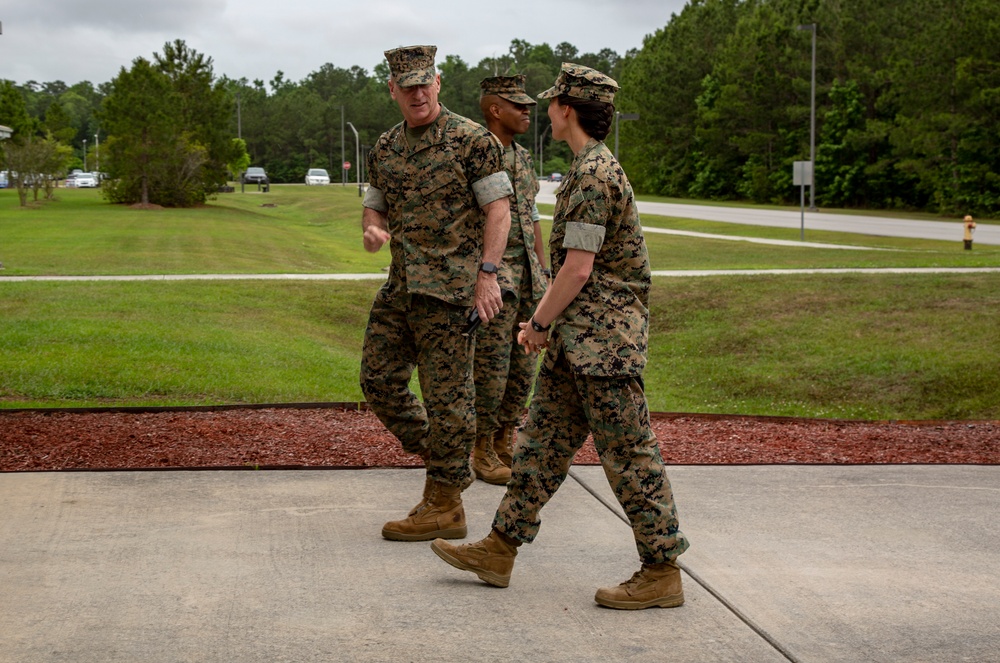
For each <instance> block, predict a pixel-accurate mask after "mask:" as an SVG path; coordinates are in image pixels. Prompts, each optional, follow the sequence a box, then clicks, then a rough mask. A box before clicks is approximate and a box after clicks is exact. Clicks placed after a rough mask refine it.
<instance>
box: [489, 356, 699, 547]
mask: <svg viewBox="0 0 1000 663" xmlns="http://www.w3.org/2000/svg"><path fill="white" fill-rule="evenodd" d="M549 354H555V355H557V356H548V355H549ZM588 432H590V433H592V434H593V436H594V446H595V447H597V453H598V455H599V456H600V458H601V464H602V465H603V466H604V474H605V476H607V478H608V483H609V484H610V485H611V489H612V490H613V491H614V493H615V496H616V497H617V498H618V502H619V503H620V504H621V505H622V508H623V509H624V511H625V515H626V517H627V518H628V521H629V523H630V524H631V525H632V533H633V535H634V537H635V543H636V548H637V549H638V551H639V557H640V559H641V560H642V561H643V562H644V563H646V564H661V563H663V562H667V561H670V560H672V559H674V558H676V557H677V556H678V555H680V554H681V553H682V552H684V551H685V550H687V548H688V545H689V544H688V541H687V539H685V538H684V535H683V534H682V533H681V531H680V529H678V522H677V509H676V508H675V506H674V498H673V493H672V491H671V489H670V481H669V480H668V479H667V475H666V472H665V470H664V467H663V459H662V458H661V457H660V448H659V446H657V443H656V437H655V436H654V435H653V432H652V430H651V429H650V427H649V410H648V409H647V406H646V396H645V394H644V393H643V387H642V381H641V380H640V379H638V378H628V377H626V378H595V377H588V376H584V375H577V374H575V373H573V371H572V369H571V368H570V365H569V362H568V361H567V360H566V357H565V354H563V353H562V352H558V351H556V352H555V353H551V352H550V353H547V355H546V357H545V359H544V360H543V362H542V368H541V371H540V372H539V374H538V381H537V383H536V384H535V394H534V396H533V397H532V399H531V405H530V407H529V409H528V421H527V423H526V425H525V426H524V429H523V430H522V431H521V434H520V436H519V440H518V444H517V448H516V450H515V453H514V467H513V476H512V477H511V480H510V483H508V484H507V493H506V495H504V497H503V500H502V501H501V502H500V506H499V507H498V508H497V513H496V516H495V517H494V520H493V526H494V527H495V528H496V529H498V530H500V531H501V532H504V533H505V534H507V535H508V536H511V537H513V538H515V539H517V540H519V541H523V542H525V543H530V542H531V541H533V540H534V538H535V536H537V534H538V527H539V524H540V522H541V521H540V519H539V512H540V511H541V509H542V507H543V506H545V504H546V503H547V502H548V501H549V499H550V498H551V497H552V495H554V494H555V492H556V490H558V488H559V486H560V485H561V484H562V482H563V480H564V479H565V478H566V475H567V473H568V472H569V468H570V464H571V463H572V461H573V456H574V455H576V452H577V451H579V449H580V447H581V446H583V443H584V442H585V441H586V438H587V433H588Z"/></svg>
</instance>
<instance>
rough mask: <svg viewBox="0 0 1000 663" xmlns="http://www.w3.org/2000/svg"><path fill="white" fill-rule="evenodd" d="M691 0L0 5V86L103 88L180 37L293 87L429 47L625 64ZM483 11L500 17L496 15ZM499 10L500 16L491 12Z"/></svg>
mask: <svg viewBox="0 0 1000 663" xmlns="http://www.w3.org/2000/svg"><path fill="white" fill-rule="evenodd" d="M686 3H687V0H563V1H562V2H546V1H541V2H537V1H536V2H519V3H513V2H503V3H488V2H476V1H475V0H436V1H431V2H426V3H422V4H419V3H416V2H409V1H404V0H360V1H358V0H355V1H354V2H346V1H344V0H34V1H32V0H11V1H10V2H7V1H4V2H3V3H2V4H0V23H2V25H3V34H2V35H0V78H5V79H8V80H13V81H14V82H16V83H25V82H27V81H29V80H34V81H38V82H47V81H54V80H61V81H63V82H65V83H67V84H69V85H73V84H74V83H77V82H79V81H84V80H86V81H90V82H91V83H93V84H94V85H98V84H100V83H103V82H107V81H110V80H111V79H112V78H114V77H115V76H116V75H117V74H118V71H119V70H120V69H121V67H123V66H124V67H129V66H130V65H131V62H132V60H133V59H135V58H136V57H139V56H143V57H145V58H147V59H150V58H152V55H153V53H157V52H162V50H163V44H164V43H165V42H167V41H172V40H174V39H183V40H184V41H185V42H187V45H188V46H189V47H191V48H194V49H195V50H197V51H199V52H201V53H203V54H205V55H207V56H209V57H211V58H212V59H213V61H214V71H215V74H216V75H217V76H221V75H223V74H225V75H227V76H229V77H231V78H241V77H246V78H247V79H248V80H250V81H253V80H254V79H257V78H259V79H262V80H264V81H265V82H267V81H270V80H271V79H272V78H273V77H274V75H275V73H276V72H277V71H278V70H281V71H283V72H284V73H285V78H286V80H292V81H299V80H301V79H303V78H305V77H306V76H307V75H308V74H309V73H310V72H313V71H316V70H318V69H319V68H320V66H322V65H323V64H324V63H327V62H329V63H332V64H333V65H334V66H336V67H341V68H344V69H348V68H350V67H352V66H354V65H358V66H360V67H363V68H364V69H367V70H368V71H372V69H373V68H374V67H375V65H376V64H378V63H379V62H380V61H382V59H383V56H382V52H383V51H384V50H386V49H389V48H394V47H396V46H409V45H413V44H436V45H437V47H438V56H439V60H443V59H444V56H446V55H458V56H460V57H461V58H462V59H463V60H465V61H466V62H467V63H468V64H470V65H475V64H477V63H478V62H479V61H480V60H481V59H483V58H485V57H490V56H494V55H502V54H504V53H506V52H507V50H508V48H509V47H510V42H511V40H513V39H524V40H526V41H527V42H529V43H531V44H541V43H547V44H549V45H550V46H553V47H554V46H556V45H557V44H559V43H562V42H569V43H571V44H573V45H574V46H576V47H577V48H578V49H579V51H580V52H581V53H588V52H597V51H599V50H601V49H602V48H611V49H612V50H614V51H616V52H617V53H618V54H619V55H624V54H625V52H626V51H628V50H629V49H630V48H640V47H641V46H642V40H643V37H644V36H646V35H648V34H651V33H653V32H655V31H656V30H657V29H659V28H662V27H663V26H665V25H666V24H667V23H668V22H669V21H670V17H671V15H672V14H674V13H679V12H680V11H681V10H682V9H683V8H684V6H685V4H686ZM491 7H496V8H498V9H496V10H493V9H491ZM501 7H502V8H503V9H499V8H501Z"/></svg>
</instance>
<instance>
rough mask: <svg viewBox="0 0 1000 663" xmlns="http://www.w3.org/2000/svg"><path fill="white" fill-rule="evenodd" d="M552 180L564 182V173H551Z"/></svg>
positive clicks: (550, 179) (550, 178)
mask: <svg viewBox="0 0 1000 663" xmlns="http://www.w3.org/2000/svg"><path fill="white" fill-rule="evenodd" d="M549 181H550V182H562V173H551V174H550V175H549Z"/></svg>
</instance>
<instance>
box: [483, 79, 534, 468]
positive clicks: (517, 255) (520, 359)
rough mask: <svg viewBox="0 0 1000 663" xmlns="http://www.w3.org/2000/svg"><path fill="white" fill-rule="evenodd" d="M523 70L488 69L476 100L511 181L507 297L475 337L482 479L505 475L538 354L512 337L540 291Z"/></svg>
mask: <svg viewBox="0 0 1000 663" xmlns="http://www.w3.org/2000/svg"><path fill="white" fill-rule="evenodd" d="M524 79H525V77H524V75H523V74H519V75H516V76H494V77H493V78H487V79H485V80H483V81H482V82H481V83H480V84H479V86H480V88H481V95H480V98H479V107H480V109H481V110H482V112H483V118H484V119H485V120H486V127H487V128H488V129H489V130H490V132H491V133H493V135H494V136H496V137H497V138H499V139H500V142H501V143H503V145H504V148H505V162H506V166H507V175H508V177H510V181H511V183H512V184H513V186H514V197H513V198H512V199H511V206H510V221H511V222H510V234H509V235H508V236H507V250H506V251H505V252H504V254H503V267H502V268H501V270H500V287H501V288H506V289H509V290H510V291H511V292H513V293H514V298H513V299H509V300H508V301H507V302H506V304H505V305H504V307H503V309H502V310H501V311H500V313H499V314H498V315H497V317H496V318H494V319H493V320H491V321H490V324H488V325H484V326H482V327H481V328H480V329H479V333H478V335H477V336H476V360H475V369H474V373H475V376H476V447H475V449H474V450H473V452H472V471H473V472H475V474H476V476H477V477H479V478H480V479H482V480H483V481H485V482H487V483H492V484H505V483H507V481H508V480H509V479H510V466H511V457H512V452H511V447H512V444H511V443H512V440H513V438H514V434H515V432H516V430H517V426H518V424H519V423H520V422H521V416H522V415H523V414H524V405H525V403H526V402H527V400H528V394H529V393H530V392H531V384H532V382H533V381H534V379H535V366H536V364H537V359H538V354H537V353H536V352H530V353H526V352H524V351H523V350H522V349H521V348H520V347H519V346H518V344H517V333H518V331H520V327H519V326H518V323H520V322H524V321H526V320H528V319H529V318H531V314H532V313H533V312H534V310H535V304H537V303H538V300H540V299H541V298H542V295H544V294H545V286H546V276H545V274H544V273H543V272H545V271H548V270H545V269H544V267H545V246H544V242H543V240H542V231H541V228H540V227H539V223H538V220H539V216H538V208H537V207H535V195H536V194H537V193H538V179H537V178H536V177H535V167H534V164H533V163H532V161H531V154H529V153H528V150H526V149H524V148H523V147H521V146H520V145H518V144H517V143H516V142H515V141H514V136H515V135H516V134H523V133H525V132H526V131H527V130H528V127H529V126H530V125H531V108H532V106H535V105H536V102H535V100H534V99H532V98H531V97H529V96H528V95H527V94H526V93H525V91H524Z"/></svg>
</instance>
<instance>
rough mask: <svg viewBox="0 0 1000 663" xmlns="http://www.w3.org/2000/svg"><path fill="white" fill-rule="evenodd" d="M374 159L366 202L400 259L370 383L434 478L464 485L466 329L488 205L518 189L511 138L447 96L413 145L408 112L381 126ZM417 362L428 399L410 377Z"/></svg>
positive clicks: (470, 398)
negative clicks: (448, 104)
mask: <svg viewBox="0 0 1000 663" xmlns="http://www.w3.org/2000/svg"><path fill="white" fill-rule="evenodd" d="M419 82H421V81H418V83H419ZM367 166H368V174H369V184H370V186H369V189H368V193H367V194H366V196H365V200H364V205H365V206H366V207H370V208H372V209H375V210H377V211H380V212H382V213H384V214H386V216H387V218H388V224H389V228H388V230H389V233H390V234H391V240H390V243H389V246H390V252H391V255H392V263H391V265H390V268H389V278H388V280H387V281H386V283H385V285H384V286H382V288H380V289H379V292H378V294H377V295H376V297H375V301H374V302H373V304H372V308H371V313H370V315H369V319H368V328H367V329H366V331H365V341H364V349H363V354H362V364H361V388H362V391H363V392H364V394H365V398H366V399H367V401H368V403H369V405H370V406H371V408H372V410H373V411H374V412H375V413H376V415H377V416H378V417H379V419H380V420H381V421H382V423H383V424H385V426H386V428H388V429H389V430H390V431H391V432H392V433H393V434H394V435H395V436H396V437H397V438H399V440H400V442H401V443H402V446H403V449H404V450H406V451H408V452H410V453H415V454H421V455H423V456H425V458H426V461H427V474H428V477H429V478H431V479H433V480H435V481H438V482H440V483H443V484H446V485H449V486H461V485H463V484H467V482H468V481H467V480H468V479H469V477H470V471H469V464H468V458H469V451H470V449H471V447H472V444H473V442H474V439H475V431H476V429H475V405H474V400H475V388H474V385H473V379H472V361H473V344H474V340H473V339H472V338H469V337H465V336H462V335H461V330H462V328H463V327H464V326H465V323H466V317H467V315H468V312H469V309H470V308H471V307H472V306H473V304H474V294H475V285H476V278H477V273H478V269H479V262H480V259H481V253H482V248H483V230H484V225H485V220H486V216H485V213H484V212H483V211H482V210H481V206H483V205H486V204H488V203H490V202H493V201H495V200H499V199H501V198H504V197H507V196H509V195H510V194H511V187H510V183H509V181H508V179H507V175H506V173H505V171H504V166H503V146H502V145H501V144H500V141H499V140H497V138H496V137H495V136H493V135H492V134H491V133H489V132H488V131H487V130H486V129H485V128H483V127H482V126H480V125H479V124H476V123H475V122H473V121H471V120H468V119H466V118H464V117H461V116H459V115H456V114H454V113H451V112H449V111H448V110H447V109H446V108H444V107H443V106H442V107H441V112H440V115H439V116H438V118H437V120H436V121H435V122H434V123H432V124H431V125H430V127H429V128H428V129H427V130H426V132H425V133H424V134H423V136H422V137H421V138H420V139H419V140H418V141H417V142H416V144H415V145H413V146H410V145H409V144H408V143H407V137H406V132H405V123H400V124H398V125H397V126H395V127H393V128H392V129H391V130H389V131H387V132H386V133H384V134H382V136H381V137H380V138H379V139H378V142H377V143H376V145H375V146H374V147H373V148H372V150H371V152H370V153H369V155H368V161H367ZM415 369H416V370H417V372H418V376H419V380H420V390H421V393H422V395H423V403H421V402H420V400H419V399H418V398H417V397H416V395H415V394H414V393H413V392H412V391H411V390H410V388H409V381H410V378H411V376H412V375H413V371H414V370H415Z"/></svg>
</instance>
